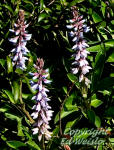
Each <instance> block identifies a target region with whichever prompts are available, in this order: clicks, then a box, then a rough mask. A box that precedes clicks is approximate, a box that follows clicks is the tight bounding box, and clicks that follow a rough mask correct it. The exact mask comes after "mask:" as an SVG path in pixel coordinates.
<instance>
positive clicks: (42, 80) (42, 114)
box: [30, 58, 53, 141]
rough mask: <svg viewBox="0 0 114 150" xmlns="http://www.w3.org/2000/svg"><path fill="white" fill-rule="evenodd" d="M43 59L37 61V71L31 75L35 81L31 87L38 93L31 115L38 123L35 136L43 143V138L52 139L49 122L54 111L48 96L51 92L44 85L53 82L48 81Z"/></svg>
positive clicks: (34, 97)
mask: <svg viewBox="0 0 114 150" xmlns="http://www.w3.org/2000/svg"><path fill="white" fill-rule="evenodd" d="M43 67H44V61H43V59H40V58H39V59H37V62H36V64H35V65H34V68H35V69H36V70H37V71H36V72H35V73H30V75H32V76H33V81H31V87H32V89H33V90H34V91H36V92H37V93H36V95H35V96H33V98H32V100H35V105H34V106H33V108H32V109H33V110H34V112H33V113H32V114H31V116H32V117H33V119H34V120H35V121H36V122H35V124H34V125H33V126H34V128H33V129H32V131H33V134H38V140H39V141H41V139H42V138H43V136H44V137H45V138H46V140H49V139H50V138H51V132H50V131H48V129H50V126H49V121H50V120H51V117H52V113H53V111H52V110H51V107H50V106H49V104H48V101H50V99H49V98H48V96H47V92H49V90H48V89H47V88H46V87H45V85H44V84H49V83H50V82H51V81H50V80H48V79H47V77H48V76H49V73H48V69H46V70H44V69H43Z"/></svg>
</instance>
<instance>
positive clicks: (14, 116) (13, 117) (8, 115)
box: [5, 113, 20, 122]
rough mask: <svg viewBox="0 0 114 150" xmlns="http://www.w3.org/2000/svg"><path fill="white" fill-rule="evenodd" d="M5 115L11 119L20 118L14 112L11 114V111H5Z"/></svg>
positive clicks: (17, 119)
mask: <svg viewBox="0 0 114 150" xmlns="http://www.w3.org/2000/svg"><path fill="white" fill-rule="evenodd" d="M5 116H6V117H7V118H9V119H11V120H16V121H17V122H18V121H19V120H20V117H19V116H16V115H14V114H11V113H5Z"/></svg>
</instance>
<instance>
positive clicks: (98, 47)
mask: <svg viewBox="0 0 114 150" xmlns="http://www.w3.org/2000/svg"><path fill="white" fill-rule="evenodd" d="M104 47H105V49H104ZM110 47H114V40H105V41H103V43H100V44H99V43H97V45H94V46H90V47H89V48H87V50H88V51H90V52H99V51H102V50H103V49H104V50H103V51H108V50H109V48H110Z"/></svg>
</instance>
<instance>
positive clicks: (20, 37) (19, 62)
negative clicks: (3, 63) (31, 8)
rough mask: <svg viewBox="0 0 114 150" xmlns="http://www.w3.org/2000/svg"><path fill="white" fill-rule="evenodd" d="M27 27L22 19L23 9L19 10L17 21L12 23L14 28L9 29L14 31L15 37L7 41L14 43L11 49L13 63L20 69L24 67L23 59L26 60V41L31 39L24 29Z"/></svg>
mask: <svg viewBox="0 0 114 150" xmlns="http://www.w3.org/2000/svg"><path fill="white" fill-rule="evenodd" d="M27 27H28V25H27V24H26V22H25V21H24V10H20V11H19V18H18V20H17V23H15V24H14V30H13V29H9V31H10V32H14V33H15V35H16V37H14V38H10V39H9V41H10V42H12V43H13V44H14V45H15V48H14V49H13V50H11V52H12V55H13V56H12V60H13V65H15V66H16V68H20V69H22V70H24V69H26V66H25V61H26V60H28V58H27V57H26V55H27V53H28V52H29V50H28V49H27V48H26V44H27V41H28V40H30V39H31V36H32V35H31V34H27V31H26V30H25V29H26V28H27Z"/></svg>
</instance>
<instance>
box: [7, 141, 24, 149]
mask: <svg viewBox="0 0 114 150" xmlns="http://www.w3.org/2000/svg"><path fill="white" fill-rule="evenodd" d="M6 143H7V145H8V146H9V147H11V148H14V149H17V148H19V147H23V146H26V144H24V143H23V142H20V141H15V140H14V141H7V142H6Z"/></svg>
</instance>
